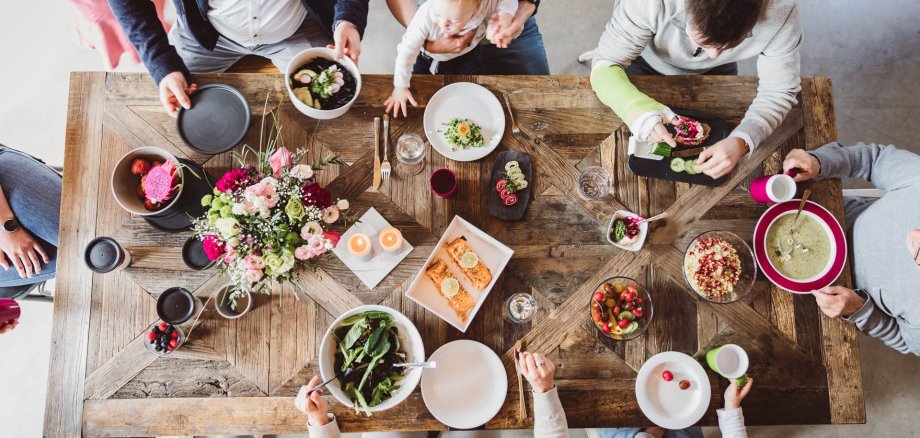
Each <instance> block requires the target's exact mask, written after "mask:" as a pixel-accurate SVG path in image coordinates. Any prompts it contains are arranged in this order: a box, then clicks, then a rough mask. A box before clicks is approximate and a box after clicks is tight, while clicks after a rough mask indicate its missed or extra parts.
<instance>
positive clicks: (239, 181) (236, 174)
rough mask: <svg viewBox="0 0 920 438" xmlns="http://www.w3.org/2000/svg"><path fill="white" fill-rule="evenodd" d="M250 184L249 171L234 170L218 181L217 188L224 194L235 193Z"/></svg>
mask: <svg viewBox="0 0 920 438" xmlns="http://www.w3.org/2000/svg"><path fill="white" fill-rule="evenodd" d="M247 184H249V171H247V170H246V169H233V170H231V171H229V172H227V173H225V174H224V176H222V177H221V178H220V181H217V184H216V185H215V187H217V190H220V191H221V192H223V193H227V192H233V191H236V190H239V189H241V188H243V187H245V186H246V185H247Z"/></svg>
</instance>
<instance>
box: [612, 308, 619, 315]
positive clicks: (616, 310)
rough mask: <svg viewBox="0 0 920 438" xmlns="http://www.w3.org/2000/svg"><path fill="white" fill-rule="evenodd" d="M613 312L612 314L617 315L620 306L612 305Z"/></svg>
mask: <svg viewBox="0 0 920 438" xmlns="http://www.w3.org/2000/svg"><path fill="white" fill-rule="evenodd" d="M613 314H614V315H619V314H620V306H614V307H613Z"/></svg>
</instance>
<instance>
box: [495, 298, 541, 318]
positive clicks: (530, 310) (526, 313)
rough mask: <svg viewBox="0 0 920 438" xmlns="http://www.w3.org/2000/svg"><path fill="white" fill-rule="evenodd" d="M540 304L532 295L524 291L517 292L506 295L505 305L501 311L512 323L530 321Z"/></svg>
mask: <svg viewBox="0 0 920 438" xmlns="http://www.w3.org/2000/svg"><path fill="white" fill-rule="evenodd" d="M539 308H540V306H539V305H538V304H537V299H536V298H534V296H533V295H531V294H529V293H526V292H518V293H516V294H513V295H511V296H510V297H508V300H507V301H505V307H504V309H503V311H502V314H503V315H504V317H505V319H507V320H508V321H511V322H513V323H517V324H521V323H525V322H530V320H532V319H533V317H534V316H536V314H537V310H539Z"/></svg>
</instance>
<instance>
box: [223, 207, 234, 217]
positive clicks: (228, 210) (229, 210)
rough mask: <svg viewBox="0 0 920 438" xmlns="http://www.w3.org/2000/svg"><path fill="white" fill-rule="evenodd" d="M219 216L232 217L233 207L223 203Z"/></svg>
mask: <svg viewBox="0 0 920 438" xmlns="http://www.w3.org/2000/svg"><path fill="white" fill-rule="evenodd" d="M220 216H221V217H233V209H232V208H230V206H229V205H225V206H223V207H221V208H220Z"/></svg>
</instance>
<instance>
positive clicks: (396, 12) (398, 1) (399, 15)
mask: <svg viewBox="0 0 920 438" xmlns="http://www.w3.org/2000/svg"><path fill="white" fill-rule="evenodd" d="M387 8H389V9H390V13H391V14H393V18H395V19H396V21H398V22H399V24H401V25H402V27H409V22H410V21H412V17H413V16H415V11H417V10H418V8H417V7H416V5H415V0H387Z"/></svg>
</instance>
